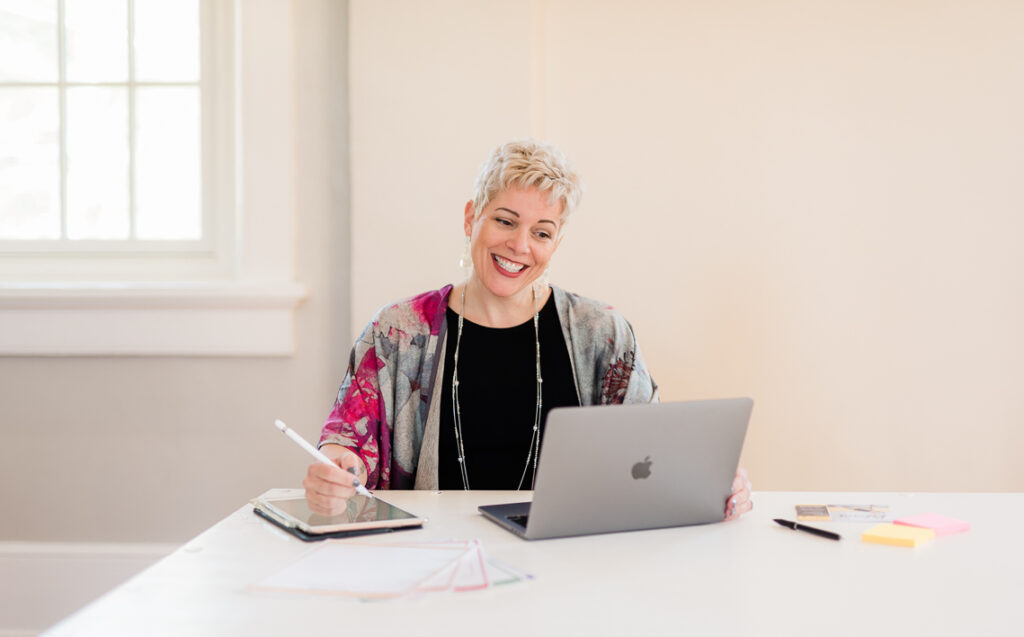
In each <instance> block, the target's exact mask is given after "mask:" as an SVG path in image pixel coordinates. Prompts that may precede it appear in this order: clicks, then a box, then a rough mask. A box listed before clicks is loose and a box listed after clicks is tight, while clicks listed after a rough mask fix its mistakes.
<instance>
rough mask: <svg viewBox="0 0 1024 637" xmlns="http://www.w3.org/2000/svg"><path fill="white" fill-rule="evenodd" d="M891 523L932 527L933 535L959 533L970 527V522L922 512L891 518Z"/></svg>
mask: <svg viewBox="0 0 1024 637" xmlns="http://www.w3.org/2000/svg"><path fill="white" fill-rule="evenodd" d="M893 524H902V525H903V526H916V527H920V528H922V529H933V530H934V531H935V535H937V536H938V535H949V534H950V533H961V532H963V531H966V530H967V529H969V528H971V523H970V522H965V521H963V520H957V519H955V518H947V517H946V516H944V515H939V514H937V513H922V514H921V515H908V516H907V517H905V518H900V519H898V520H893Z"/></svg>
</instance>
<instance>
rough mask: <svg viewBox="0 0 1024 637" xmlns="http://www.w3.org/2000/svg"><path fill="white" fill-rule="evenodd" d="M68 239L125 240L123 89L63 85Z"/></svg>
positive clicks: (125, 108) (125, 98) (125, 100)
mask: <svg viewBox="0 0 1024 637" xmlns="http://www.w3.org/2000/svg"><path fill="white" fill-rule="evenodd" d="M67 170H68V173H67V198H68V199H67V217H68V218H67V224H68V238H69V239H127V238H128V235H129V221H128V90H127V89H125V88H106V87H104V88H99V87H96V88H93V87H85V88H69V89H68V90H67Z"/></svg>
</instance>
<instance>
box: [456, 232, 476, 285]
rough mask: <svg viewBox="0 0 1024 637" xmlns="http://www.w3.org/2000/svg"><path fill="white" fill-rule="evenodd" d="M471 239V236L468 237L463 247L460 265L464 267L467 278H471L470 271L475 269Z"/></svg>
mask: <svg viewBox="0 0 1024 637" xmlns="http://www.w3.org/2000/svg"><path fill="white" fill-rule="evenodd" d="M469 244H470V241H469V237H468V236H467V237H466V245H465V247H463V249H462V258H460V259H459V267H460V268H462V271H463V273H464V274H465V275H466V278H467V279H468V278H469V273H470V271H471V270H472V269H473V255H472V254H471V253H470V245H469Z"/></svg>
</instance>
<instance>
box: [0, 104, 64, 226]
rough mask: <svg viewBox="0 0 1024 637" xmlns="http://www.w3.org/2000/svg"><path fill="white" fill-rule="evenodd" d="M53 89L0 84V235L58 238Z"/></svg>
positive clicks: (57, 136) (58, 165)
mask: <svg viewBox="0 0 1024 637" xmlns="http://www.w3.org/2000/svg"><path fill="white" fill-rule="evenodd" d="M57 99H58V97H57V89H55V88H27V87H26V88H0V239H58V238H60V154H59V151H58V144H59V136H60V134H59V126H58V117H57Z"/></svg>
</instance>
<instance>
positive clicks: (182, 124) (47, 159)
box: [0, 0, 304, 355]
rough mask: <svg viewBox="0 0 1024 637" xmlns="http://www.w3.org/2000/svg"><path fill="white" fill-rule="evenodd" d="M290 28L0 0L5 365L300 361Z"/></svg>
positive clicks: (163, 5) (244, 6)
mask: <svg viewBox="0 0 1024 637" xmlns="http://www.w3.org/2000/svg"><path fill="white" fill-rule="evenodd" d="M290 29H291V24H290V8H289V3H288V0H266V1H265V2H260V3H246V2H237V1H236V0H174V1H173V2H170V1H167V0H0V354H58V355H62V354H71V355H74V354H121V353H124V354H228V355H233V354H237V355H247V354H287V353H290V351H291V349H292V334H291V330H292V316H291V315H292V313H293V310H294V308H295V306H296V305H297V303H298V302H299V300H300V299H301V298H302V297H303V295H304V288H303V287H302V286H301V285H298V284H296V283H294V282H293V281H292V271H291V267H292V266H291V258H290V257H291V252H292V246H291V240H292V230H291V226H292V218H291V215H292V209H291V208H292V201H291V199H292V197H291V194H292V193H291V187H292V186H291V180H290V174H291V142H292V129H291V127H292V122H291V104H290V99H291V94H290V89H291V73H292V70H291V68H290V66H289V61H290V59H291V50H290V49H291V37H292V36H291V32H290ZM236 43H238V44H239V46H237V47H236ZM243 139H244V141H245V143H244V144H243V143H242V140H243ZM243 148H244V150H243ZM242 202H247V203H244V204H242ZM238 204H242V205H238ZM242 218H244V221H245V223H241V222H240V221H241V219H242ZM240 325H241V326H244V327H241V328H240V327H239V326H240Z"/></svg>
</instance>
